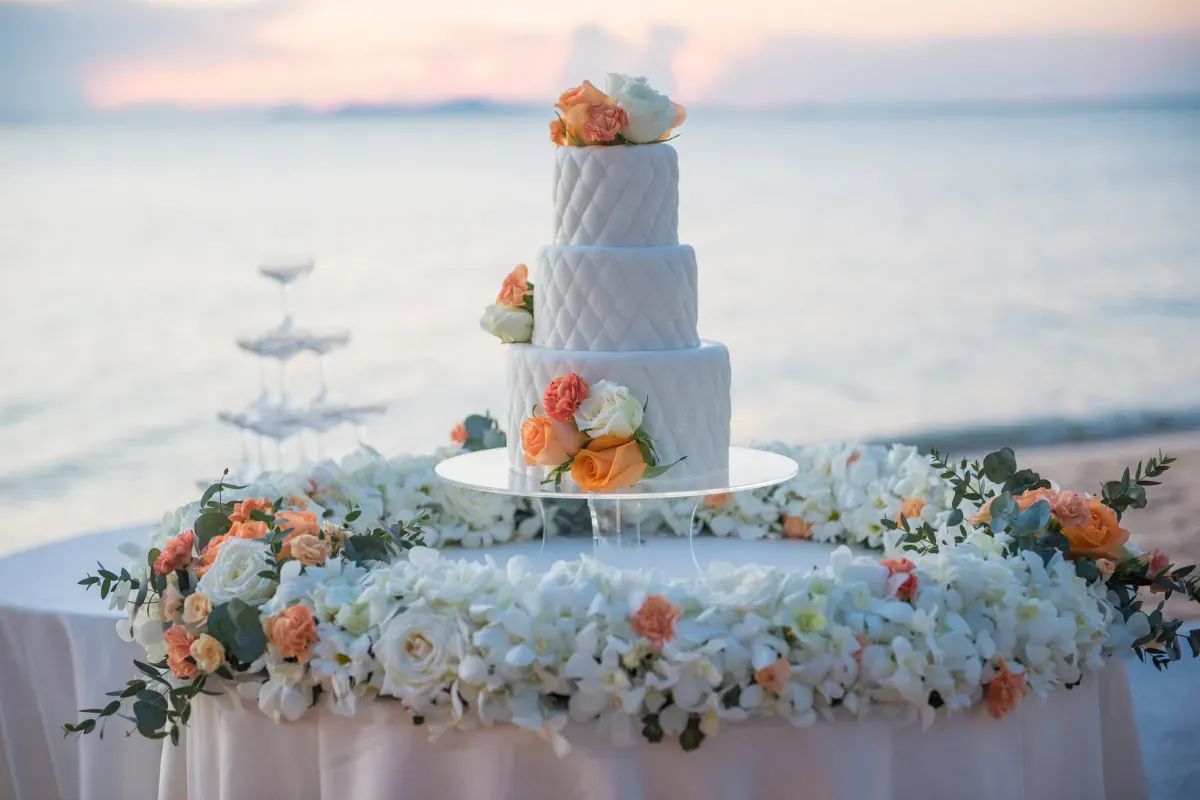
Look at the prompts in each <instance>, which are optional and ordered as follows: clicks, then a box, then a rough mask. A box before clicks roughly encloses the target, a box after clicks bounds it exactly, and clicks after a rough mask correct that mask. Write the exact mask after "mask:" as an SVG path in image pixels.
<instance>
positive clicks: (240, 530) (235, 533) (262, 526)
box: [229, 512, 294, 539]
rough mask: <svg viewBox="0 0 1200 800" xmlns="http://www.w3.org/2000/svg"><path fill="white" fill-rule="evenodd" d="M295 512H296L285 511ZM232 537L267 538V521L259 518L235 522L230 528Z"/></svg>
mask: <svg viewBox="0 0 1200 800" xmlns="http://www.w3.org/2000/svg"><path fill="white" fill-rule="evenodd" d="M283 513H294V512H283ZM229 538H231V539H265V538H267V523H265V522H262V521H260V520H257V519H252V520H247V521H246V522H235V523H233V526H232V527H231V528H230V529H229Z"/></svg>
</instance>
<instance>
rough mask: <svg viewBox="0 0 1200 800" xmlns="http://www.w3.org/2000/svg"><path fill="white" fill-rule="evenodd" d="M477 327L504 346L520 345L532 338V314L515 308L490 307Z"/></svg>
mask: <svg viewBox="0 0 1200 800" xmlns="http://www.w3.org/2000/svg"><path fill="white" fill-rule="evenodd" d="M479 327H481V328H483V329H484V330H485V331H487V332H488V333H490V334H491V335H492V336H495V337H496V338H497V339H499V340H500V341H502V342H505V343H506V344H521V343H524V342H528V341H530V340H531V339H532V338H533V314H530V313H529V312H528V311H526V310H525V309H523V308H517V307H515V306H502V305H491V306H488V307H487V311H484V312H483V317H482V318H481V319H480V320H479Z"/></svg>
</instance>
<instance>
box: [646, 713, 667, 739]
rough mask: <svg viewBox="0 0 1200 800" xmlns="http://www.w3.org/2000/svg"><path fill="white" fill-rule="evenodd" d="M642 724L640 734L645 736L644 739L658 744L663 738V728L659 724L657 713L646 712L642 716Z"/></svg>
mask: <svg viewBox="0 0 1200 800" xmlns="http://www.w3.org/2000/svg"><path fill="white" fill-rule="evenodd" d="M642 725H643V727H642V736H645V737H646V741H648V742H651V743H653V744H658V743H659V742H661V741H662V740H663V729H662V725H661V724H659V721H658V714H647V715H646V716H644V717H642Z"/></svg>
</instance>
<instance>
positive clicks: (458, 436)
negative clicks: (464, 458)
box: [450, 422, 467, 447]
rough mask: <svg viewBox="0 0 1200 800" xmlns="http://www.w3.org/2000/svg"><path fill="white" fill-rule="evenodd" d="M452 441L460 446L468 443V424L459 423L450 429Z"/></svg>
mask: <svg viewBox="0 0 1200 800" xmlns="http://www.w3.org/2000/svg"><path fill="white" fill-rule="evenodd" d="M450 441H452V442H454V443H455V444H456V445H458V446H459V447H461V446H463V445H464V444H466V443H467V426H466V425H464V424H463V423H461V422H460V423H458V424H457V425H455V426H454V428H453V429H452V430H451V431H450Z"/></svg>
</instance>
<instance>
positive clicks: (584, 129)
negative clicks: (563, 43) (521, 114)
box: [550, 72, 687, 147]
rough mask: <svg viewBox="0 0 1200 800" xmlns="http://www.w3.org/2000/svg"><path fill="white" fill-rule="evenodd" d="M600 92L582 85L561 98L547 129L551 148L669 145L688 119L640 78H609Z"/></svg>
mask: <svg viewBox="0 0 1200 800" xmlns="http://www.w3.org/2000/svg"><path fill="white" fill-rule="evenodd" d="M604 88H605V91H600V89H598V88H597V87H596V86H595V85H593V84H592V83H591V81H584V82H583V83H582V84H580V85H579V86H576V87H575V88H574V89H568V90H567V91H565V92H563V93H562V95H561V96H560V97H559V98H558V102H557V103H556V104H555V106H554V108H555V114H556V115H557V116H556V118H555V120H554V121H553V122H551V123H550V141H552V142H554V144H555V146H557V147H562V146H564V145H571V146H574V147H588V146H591V145H616V144H653V143H655V142H662V141H666V140H667V139H669V138H670V137H671V133H672V131H674V130H675V129H676V128H678V127H679V126H680V125H682V124H683V122H684V120H685V119H687V110H686V109H684V107H683V106H681V105H679V104H678V103H673V102H671V98H669V97H667V96H666V95H665V94H662V93H660V92H657V91H655V90H654V88H653V87H651V86H650V82H649V81H647V80H646V79H645V78H631V77H630V76H628V75H620V74H617V73H613V72H610V73H609V74H608V80H607V81H606V82H605V84H604Z"/></svg>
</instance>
